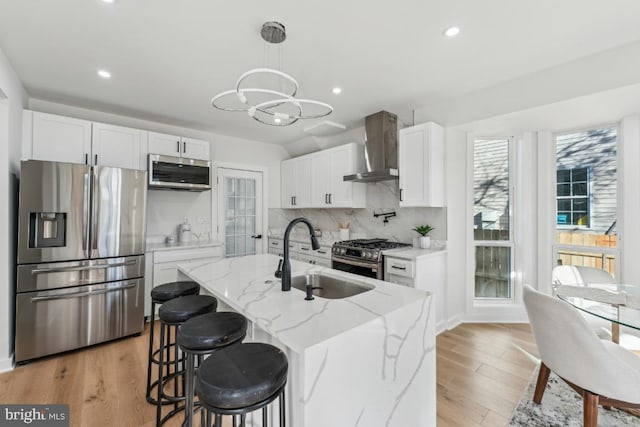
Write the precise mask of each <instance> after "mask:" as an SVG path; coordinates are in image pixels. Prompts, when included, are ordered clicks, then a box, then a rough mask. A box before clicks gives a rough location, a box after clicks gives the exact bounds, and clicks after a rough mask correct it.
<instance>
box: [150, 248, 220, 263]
mask: <svg viewBox="0 0 640 427" xmlns="http://www.w3.org/2000/svg"><path fill="white" fill-rule="evenodd" d="M221 256H222V248H221V247H220V246H214V247H209V248H197V249H172V250H168V251H156V252H155V254H154V257H153V262H154V263H155V264H157V263H162V262H174V261H175V262H184V261H189V260H192V259H198V258H216V257H221Z"/></svg>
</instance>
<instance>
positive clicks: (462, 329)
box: [0, 324, 537, 427]
mask: <svg viewBox="0 0 640 427" xmlns="http://www.w3.org/2000/svg"><path fill="white" fill-rule="evenodd" d="M147 340H148V330H145V333H143V334H142V335H141V336H140V337H133V338H126V339H122V340H119V341H115V342H112V343H107V344H103V345H98V346H94V347H91V348H88V349H84V350H80V351H75V352H71V353H67V354H63V355H59V356H55V357H50V358H47V359H42V360H39V361H35V362H32V363H30V364H28V365H25V366H19V367H17V368H16V369H15V370H13V371H12V372H8V373H5V374H0V403H3V404H12V403H15V404H20V403H32V404H55V403H68V404H69V405H70V410H71V414H70V419H71V425H72V426H92V427H94V426H132V427H138V426H144V427H147V426H152V425H154V424H155V407H154V406H152V405H150V404H148V403H147V402H146V400H145V398H144V392H145V384H146V363H147V362H146V361H147V342H148V341H147ZM436 352H437V390H438V426H439V427H442V426H465V427H466V426H470V427H473V426H491V427H499V426H504V425H506V424H507V421H508V419H509V418H510V416H511V412H512V411H513V408H515V406H516V404H517V402H518V401H519V400H520V397H521V395H522V393H523V392H524V390H525V388H526V386H527V384H528V382H529V378H530V376H531V374H532V372H533V368H534V366H535V362H534V361H533V359H532V358H531V356H528V355H527V354H526V353H527V352H528V353H532V354H534V355H536V354H537V353H536V348H535V345H533V338H532V335H531V332H530V329H529V327H528V326H527V325H510V324H465V325H461V326H458V327H457V328H455V329H454V330H451V331H448V332H445V333H443V334H441V335H439V336H438V338H437V347H436ZM177 418H178V417H176V419H175V422H172V423H168V424H167V425H168V426H177V425H180V423H181V421H182V420H178V419H177ZM291 427H295V426H291ZM327 427H329V426H327ZM371 427H374V426H371ZM415 427H422V426H415Z"/></svg>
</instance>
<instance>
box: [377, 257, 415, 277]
mask: <svg viewBox="0 0 640 427" xmlns="http://www.w3.org/2000/svg"><path fill="white" fill-rule="evenodd" d="M414 270H415V268H414V263H413V261H409V260H406V259H398V258H389V257H385V259H384V271H386V272H388V273H389V274H393V275H397V276H404V277H413V274H414Z"/></svg>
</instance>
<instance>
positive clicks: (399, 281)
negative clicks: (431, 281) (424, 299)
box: [386, 274, 416, 288]
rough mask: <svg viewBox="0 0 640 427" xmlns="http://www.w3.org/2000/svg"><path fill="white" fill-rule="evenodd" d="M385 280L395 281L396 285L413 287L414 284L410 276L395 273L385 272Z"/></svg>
mask: <svg viewBox="0 0 640 427" xmlns="http://www.w3.org/2000/svg"><path fill="white" fill-rule="evenodd" d="M386 281H387V282H391V283H395V284H396V285H402V286H409V287H411V288H415V287H416V284H415V282H414V281H413V278H411V277H404V276H398V275H396V274H387V279H386Z"/></svg>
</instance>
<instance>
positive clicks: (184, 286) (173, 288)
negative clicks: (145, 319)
mask: <svg viewBox="0 0 640 427" xmlns="http://www.w3.org/2000/svg"><path fill="white" fill-rule="evenodd" d="M199 293H200V285H198V284H197V283H196V282H193V281H190V280H184V281H179V282H170V283H165V284H163V285H160V286H156V287H155V288H153V289H152V290H151V319H150V323H151V325H150V326H149V363H148V365H147V392H146V393H145V396H146V398H147V402H149V403H151V404H153V405H156V404H157V403H158V402H156V400H155V399H154V398H153V397H151V389H152V388H153V387H155V386H156V385H157V384H158V382H157V381H154V382H153V383H152V382H151V365H152V364H155V365H157V364H158V359H157V358H156V355H157V354H158V350H156V351H153V348H154V344H155V343H154V341H155V333H154V330H155V327H154V325H155V316H156V304H164V303H165V302H167V301H169V300H172V299H174V298H178V297H183V296H186V295H198V294H199ZM167 341H168V342H170V340H167ZM173 345H175V343H173V344H170V345H167V346H165V347H167V351H169V350H170V347H171V346H173Z"/></svg>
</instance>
